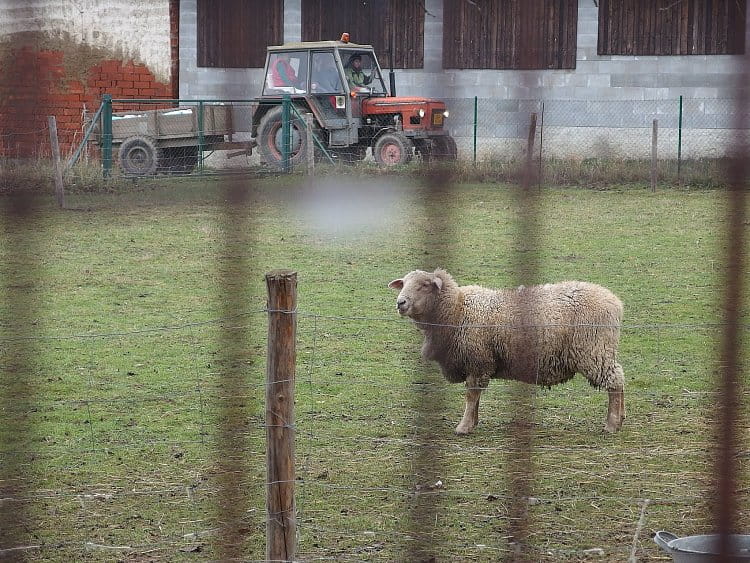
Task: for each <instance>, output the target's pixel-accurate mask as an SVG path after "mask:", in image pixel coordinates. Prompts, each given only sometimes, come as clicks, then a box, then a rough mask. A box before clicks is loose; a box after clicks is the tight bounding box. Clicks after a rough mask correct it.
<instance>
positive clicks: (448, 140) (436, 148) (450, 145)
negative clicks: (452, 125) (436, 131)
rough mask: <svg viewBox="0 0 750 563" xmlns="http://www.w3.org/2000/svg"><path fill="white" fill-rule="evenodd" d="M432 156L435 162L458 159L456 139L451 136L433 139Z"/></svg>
mask: <svg viewBox="0 0 750 563" xmlns="http://www.w3.org/2000/svg"><path fill="white" fill-rule="evenodd" d="M431 156H432V158H433V159H435V160H456V159H458V147H457V146H456V141H455V139H454V138H453V137H451V136H450V135H444V136H442V137H433V139H432V151H431Z"/></svg>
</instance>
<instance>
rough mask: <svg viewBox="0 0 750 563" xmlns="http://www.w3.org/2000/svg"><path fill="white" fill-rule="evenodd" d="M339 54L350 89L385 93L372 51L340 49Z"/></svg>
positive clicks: (370, 92)
mask: <svg viewBox="0 0 750 563" xmlns="http://www.w3.org/2000/svg"><path fill="white" fill-rule="evenodd" d="M340 54H341V62H342V63H343V64H344V74H345V75H346V80H347V82H348V83H349V89H350V90H351V91H353V92H363V93H369V94H381V95H382V94H386V89H385V84H384V83H383V77H382V76H381V74H380V67H379V66H378V61H377V59H376V58H375V55H374V54H373V52H372V51H361V50H349V49H341V53H340Z"/></svg>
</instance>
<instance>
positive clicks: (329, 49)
mask: <svg viewBox="0 0 750 563" xmlns="http://www.w3.org/2000/svg"><path fill="white" fill-rule="evenodd" d="M285 95H289V96H290V98H291V101H292V104H293V107H294V111H293V112H291V118H290V126H291V137H290V160H291V164H292V165H295V164H298V163H300V162H303V161H304V160H305V159H306V155H307V152H308V151H309V150H313V151H316V152H321V153H322V152H323V151H318V150H317V147H308V146H307V144H308V141H307V135H306V132H305V116H306V114H310V115H311V117H312V123H313V134H314V136H315V138H316V139H317V141H318V143H320V146H321V147H323V148H324V149H325V151H326V152H328V154H330V155H331V156H332V158H334V159H339V160H342V161H345V162H356V161H359V160H362V159H363V158H364V157H365V155H366V153H367V149H368V147H369V148H370V149H372V155H373V157H374V159H375V160H376V161H377V162H378V163H379V164H380V165H382V166H395V165H399V164H406V163H407V162H409V161H410V160H411V159H412V157H413V156H414V154H415V153H416V154H418V155H419V156H421V158H422V159H423V160H455V159H456V158H457V150H456V142H455V141H454V140H453V137H451V136H450V134H449V132H448V130H447V129H446V128H445V123H446V119H447V117H448V110H447V109H446V106H445V102H443V101H441V100H435V99H431V98H420V97H396V96H389V94H388V90H387V89H386V85H385V82H384V80H383V75H382V72H381V70H380V65H379V64H378V60H377V58H376V57H375V52H374V51H373V48H372V46H371V45H357V44H354V43H349V41H348V34H344V35H343V36H342V38H341V40H340V41H315V42H302V43H286V44H284V45H278V46H271V47H268V53H267V56H266V66H265V79H264V81H263V90H262V94H261V96H260V99H259V105H258V107H257V109H256V110H255V113H254V114H253V123H252V136H253V137H254V138H255V142H256V143H257V147H258V152H259V153H260V157H261V162H265V163H267V164H269V165H272V166H275V167H281V166H282V134H281V131H282V105H281V103H282V98H283V97H284V96H285ZM313 144H316V143H315V142H313Z"/></svg>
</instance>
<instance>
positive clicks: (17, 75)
mask: <svg viewBox="0 0 750 563" xmlns="http://www.w3.org/2000/svg"><path fill="white" fill-rule="evenodd" d="M66 56H68V55H66V54H65V53H63V52H62V51H46V50H36V49H34V48H32V47H19V48H18V49H13V50H11V51H10V56H6V57H5V58H4V60H0V156H6V157H36V156H49V133H48V131H47V116H48V115H54V116H55V118H56V120H57V130H58V137H59V140H60V149H61V152H62V153H63V155H64V156H66V155H68V154H70V152H71V151H72V150H74V149H75V147H76V146H77V145H78V143H80V141H81V139H82V137H83V130H82V127H83V110H84V105H85V107H86V110H87V111H88V112H89V113H92V112H94V111H96V109H97V108H98V107H99V104H100V103H101V96H102V94H105V93H106V94H111V95H112V97H113V98H171V97H172V96H173V95H174V91H173V87H172V85H171V84H164V83H161V82H158V81H157V80H156V79H155V78H154V75H153V74H152V73H151V71H149V69H148V68H147V67H146V66H144V65H142V64H136V63H134V62H133V61H118V60H103V61H101V62H99V63H98V64H96V65H94V66H92V67H90V68H89V69H87V71H86V72H84V73H83V74H82V75H80V76H78V77H73V76H68V75H66V69H65V66H64V62H65V60H64V57H66ZM79 74H80V73H79ZM116 109H117V108H116Z"/></svg>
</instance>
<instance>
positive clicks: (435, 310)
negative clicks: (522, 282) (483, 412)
mask: <svg viewBox="0 0 750 563" xmlns="http://www.w3.org/2000/svg"><path fill="white" fill-rule="evenodd" d="M388 287H390V288H391V289H398V290H400V293H399V294H398V298H397V300H396V306H397V308H398V312H399V313H400V314H401V315H403V316H407V317H410V318H411V319H412V320H413V321H414V322H415V324H416V325H417V327H418V328H419V329H420V330H421V331H422V333H423V334H424V343H423V345H422V356H423V357H424V358H425V359H429V360H435V361H436V362H438V364H440V367H441V370H442V372H443V375H444V376H445V378H446V379H447V380H448V381H449V382H451V383H460V382H462V381H465V382H466V408H465V410H464V415H463V418H462V419H461V422H460V423H459V424H458V426H457V427H456V433H457V434H468V433H469V432H471V431H472V430H474V428H476V426H477V424H478V423H479V397H480V395H481V393H482V390H484V389H486V388H487V385H488V384H489V380H490V379H492V378H501V379H513V380H517V381H523V382H526V383H536V384H537V385H542V386H547V387H549V386H552V385H556V384H558V383H562V382H564V381H568V380H569V379H571V378H572V377H573V376H574V375H575V374H576V373H580V374H582V375H583V376H585V377H586V379H588V381H589V383H590V384H591V385H592V386H594V387H596V388H604V389H606V390H607V391H608V392H609V409H608V412H607V421H606V424H605V426H604V430H605V431H606V432H617V431H618V430H620V428H621V427H622V423H623V420H624V419H625V402H624V386H625V377H624V374H623V370H622V366H621V365H620V364H618V363H617V347H618V343H619V339H620V325H621V323H622V303H621V302H620V300H619V299H618V298H617V296H615V295H614V294H613V293H612V292H611V291H609V290H608V289H606V288H604V287H601V286H598V285H595V284H592V283H587V282H581V281H566V282H561V283H555V284H546V285H537V286H530V287H524V286H520V287H519V288H517V289H497V290H496V289H487V288H484V287H480V286H477V285H469V286H459V285H458V284H457V283H456V282H455V281H454V280H453V277H452V276H451V275H450V274H449V273H448V272H446V271H445V270H440V269H438V270H435V271H434V272H433V273H430V272H424V271H421V270H416V271H413V272H409V273H408V274H406V275H405V276H404V277H403V278H402V279H397V280H393V281H392V282H391V283H389V284H388Z"/></svg>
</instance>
